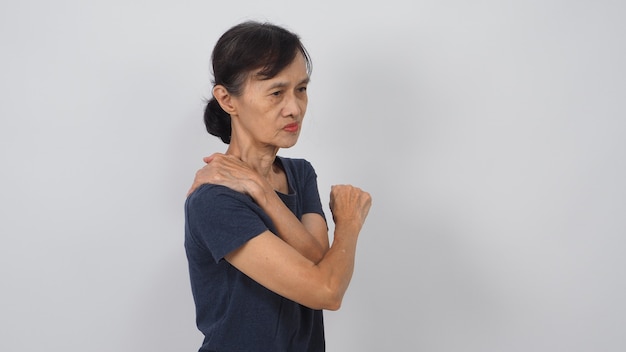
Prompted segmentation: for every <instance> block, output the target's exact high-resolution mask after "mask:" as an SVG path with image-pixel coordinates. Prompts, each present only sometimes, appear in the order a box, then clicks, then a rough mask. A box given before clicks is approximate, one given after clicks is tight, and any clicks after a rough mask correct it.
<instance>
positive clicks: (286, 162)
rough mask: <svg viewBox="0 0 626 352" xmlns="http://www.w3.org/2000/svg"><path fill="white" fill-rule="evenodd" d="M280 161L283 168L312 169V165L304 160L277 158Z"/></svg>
mask: <svg viewBox="0 0 626 352" xmlns="http://www.w3.org/2000/svg"><path fill="white" fill-rule="evenodd" d="M278 158H279V159H280V161H281V162H282V164H283V167H286V168H287V167H289V168H292V169H297V170H301V169H313V165H312V164H311V162H309V161H308V160H306V159H303V158H287V157H284V156H278Z"/></svg>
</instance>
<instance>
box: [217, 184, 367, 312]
mask: <svg viewBox="0 0 626 352" xmlns="http://www.w3.org/2000/svg"><path fill="white" fill-rule="evenodd" d="M330 199H331V201H330V208H331V212H332V213H333V219H334V221H335V233H334V240H333V244H332V246H331V247H330V249H329V250H328V252H326V255H325V256H324V257H323V259H322V260H321V261H320V262H319V263H317V264H315V263H313V262H312V261H310V260H308V259H307V258H305V257H304V256H303V255H301V254H300V253H298V251H296V250H295V249H294V248H293V247H291V246H289V245H288V244H287V243H285V242H284V241H283V240H281V239H280V238H279V237H277V236H275V235H274V234H272V233H271V232H269V231H266V232H264V233H262V234H261V235H259V236H256V237H254V238H253V239H251V240H249V241H248V242H246V244H244V245H243V246H241V247H239V248H238V249H236V250H234V251H233V252H231V253H229V254H228V255H226V257H225V259H226V260H227V261H228V262H230V263H231V264H232V265H233V266H235V267H236V268H237V269H239V270H240V271H242V272H243V273H244V274H246V275H248V276H249V277H250V278H252V279H253V280H255V281H256V282H258V283H259V284H261V285H263V286H265V287H266V288H268V289H269V290H271V291H273V292H275V293H277V294H279V295H281V296H283V297H286V298H289V299H291V300H293V301H295V302H298V303H300V304H302V305H304V306H307V307H309V308H312V309H329V310H337V309H339V307H340V306H341V301H342V299H343V295H344V294H345V292H346V290H347V288H348V284H349V283H350V279H351V278H352V273H353V271H354V258H355V254H356V244H357V238H358V235H359V232H360V231H361V228H362V227H363V223H364V222H365V218H366V217H367V214H368V212H369V209H370V206H371V197H370V195H369V194H368V193H367V192H364V191H362V190H360V189H359V188H356V187H353V186H349V185H340V186H333V188H332V190H331V196H330Z"/></svg>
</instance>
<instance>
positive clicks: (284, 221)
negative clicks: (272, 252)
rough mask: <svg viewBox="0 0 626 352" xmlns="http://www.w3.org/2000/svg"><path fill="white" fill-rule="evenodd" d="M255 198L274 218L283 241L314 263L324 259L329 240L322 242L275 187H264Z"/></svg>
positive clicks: (273, 220)
mask: <svg viewBox="0 0 626 352" xmlns="http://www.w3.org/2000/svg"><path fill="white" fill-rule="evenodd" d="M253 198H254V199H255V201H257V204H259V206H261V208H262V209H263V210H264V211H265V212H266V213H267V214H268V215H269V217H270V219H272V222H273V223H274V226H275V227H276V230H277V232H278V235H279V237H280V238H281V239H282V240H283V241H285V242H286V243H287V244H289V245H290V246H291V247H293V248H294V249H296V250H297V251H298V252H299V253H300V254H302V255H303V256H304V257H306V258H307V259H309V260H310V261H312V262H313V263H318V262H319V261H320V260H322V258H323V257H324V255H325V254H326V251H328V240H327V239H326V241H325V242H323V241H322V242H320V240H319V239H317V238H316V237H315V236H313V234H311V232H310V231H309V230H308V229H307V228H306V227H305V226H304V225H303V224H302V222H301V221H300V220H298V218H297V217H296V216H295V215H294V214H293V213H292V212H291V211H290V210H289V208H287V206H286V205H285V204H284V203H283V201H282V200H281V199H280V198H279V197H278V195H277V194H276V192H275V191H274V190H273V189H269V188H266V189H263V191H262V192H260V193H257V194H256V195H253ZM326 236H327V234H326ZM326 238H327V237H326Z"/></svg>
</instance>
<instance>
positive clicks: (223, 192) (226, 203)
mask: <svg viewBox="0 0 626 352" xmlns="http://www.w3.org/2000/svg"><path fill="white" fill-rule="evenodd" d="M185 212H186V217H187V224H188V228H189V231H190V235H191V236H190V237H191V238H192V239H193V241H194V242H196V243H197V244H198V245H200V246H202V247H205V248H206V249H208V250H209V251H210V252H211V255H212V257H213V259H214V260H215V262H216V263H217V262H219V261H220V260H222V259H223V258H224V257H225V256H226V255H227V254H228V253H230V252H232V251H234V250H235V249H237V248H239V247H241V246H242V245H243V244H244V243H246V242H247V241H249V240H250V239H252V238H254V237H256V236H258V235H260V234H261V233H263V232H265V231H266V230H267V229H268V228H267V226H266V225H265V223H264V222H263V219H262V218H261V214H260V208H258V206H257V205H256V204H255V203H254V202H252V199H251V198H249V197H248V196H246V195H244V194H241V193H238V192H236V191H233V190H231V189H229V188H227V187H223V186H218V185H209V184H207V185H203V186H201V187H200V188H198V190H196V191H195V192H194V193H193V194H192V195H191V196H190V197H189V198H188V199H187V202H186V203H185Z"/></svg>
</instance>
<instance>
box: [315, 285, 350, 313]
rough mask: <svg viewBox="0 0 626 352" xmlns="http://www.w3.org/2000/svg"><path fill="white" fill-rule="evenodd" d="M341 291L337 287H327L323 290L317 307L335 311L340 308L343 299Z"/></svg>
mask: <svg viewBox="0 0 626 352" xmlns="http://www.w3.org/2000/svg"><path fill="white" fill-rule="evenodd" d="M343 293H344V292H343V291H342V290H340V289H338V288H332V287H327V288H326V289H325V290H324V294H323V299H322V300H321V302H320V304H319V309H324V310H331V311H337V310H339V308H341V302H342V301H343Z"/></svg>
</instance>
